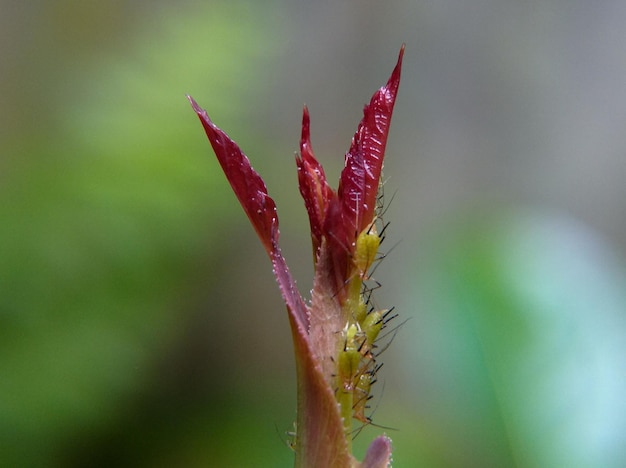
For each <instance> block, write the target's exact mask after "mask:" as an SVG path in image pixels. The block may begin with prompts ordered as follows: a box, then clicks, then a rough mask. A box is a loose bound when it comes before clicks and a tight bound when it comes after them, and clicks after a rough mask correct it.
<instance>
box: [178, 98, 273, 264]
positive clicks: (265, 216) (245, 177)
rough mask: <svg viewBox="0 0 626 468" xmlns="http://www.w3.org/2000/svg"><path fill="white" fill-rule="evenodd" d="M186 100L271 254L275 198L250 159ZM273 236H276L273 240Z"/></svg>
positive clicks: (191, 99)
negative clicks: (269, 192)
mask: <svg viewBox="0 0 626 468" xmlns="http://www.w3.org/2000/svg"><path fill="white" fill-rule="evenodd" d="M187 99H188V100H189V102H190V103H191V107H193V110H194V111H195V112H196V114H198V117H199V118H200V122H202V126H203V127H204V131H205V132H206V135H207V137H208V138H209V141H210V142H211V146H212V147H213V151H215V154H216V156H217V159H218V161H219V163H220V165H221V166H222V169H223V170H224V173H225V174H226V178H227V179H228V182H230V186H231V187H232V188H233V191H234V192H235V195H236V196H237V198H238V199H239V203H241V206H242V207H243V209H244V211H245V212H246V214H247V215H248V218H249V219H250V222H251V223H252V225H253V226H254V229H255V230H256V232H257V235H258V236H259V239H261V242H262V243H263V246H264V247H265V250H266V251H267V252H268V254H271V252H272V251H273V250H274V246H275V245H277V243H276V240H277V239H278V214H277V213H276V204H275V203H274V200H272V198H271V197H270V196H269V195H268V194H267V187H266V186H265V182H263V179H261V176H260V175H259V174H258V173H257V172H256V171H255V170H254V169H253V168H252V166H251V165H250V161H249V160H248V158H247V157H246V155H245V154H244V153H243V151H241V149H240V148H239V146H238V145H237V143H235V142H234V141H233V140H231V139H230V138H229V136H228V135H226V133H224V132H223V131H222V130H221V129H220V128H219V127H218V126H217V125H215V124H214V123H213V122H212V121H211V119H210V118H209V116H208V114H207V112H206V111H205V110H204V109H202V108H201V107H200V106H199V105H198V103H196V101H195V100H194V99H193V98H192V97H191V96H187ZM274 236H275V239H273V238H274Z"/></svg>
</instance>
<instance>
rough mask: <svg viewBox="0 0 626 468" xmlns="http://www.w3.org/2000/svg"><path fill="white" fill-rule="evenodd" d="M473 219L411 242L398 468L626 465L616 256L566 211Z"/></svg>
mask: <svg viewBox="0 0 626 468" xmlns="http://www.w3.org/2000/svg"><path fill="white" fill-rule="evenodd" d="M472 214H473V215H475V217H474V218H472V219H470V220H468V219H465V218H464V219H465V220H464V221H461V220H459V221H457V222H455V223H452V224H451V225H448V226H447V227H446V231H445V233H442V232H439V231H438V234H437V235H436V236H435V237H436V240H434V239H433V240H431V241H430V242H429V243H427V244H422V245H421V248H422V249H424V251H422V254H421V257H420V258H421V262H420V265H419V280H418V281H417V283H418V285H419V291H420V301H419V302H420V310H423V311H424V313H423V314H422V315H421V316H420V317H417V318H416V320H414V321H413V322H419V323H417V324H415V323H411V322H409V323H407V326H406V328H410V329H411V331H412V332H414V333H415V334H414V335H412V340H410V341H408V342H407V341H402V345H403V346H404V348H405V349H406V350H407V355H408V357H409V360H407V361H406V362H405V366H406V368H407V369H410V372H408V373H407V374H406V376H405V379H404V380H403V381H404V385H405V388H404V389H403V391H402V394H403V398H401V399H400V402H401V403H404V404H406V405H408V406H413V407H414V409H415V413H414V417H415V422H416V423H417V425H416V426H414V427H411V426H409V427H408V428H407V427H404V428H403V429H404V430H403V431H401V432H400V433H398V434H397V435H396V436H395V437H394V440H395V442H396V446H397V452H396V454H397V457H394V458H396V459H397V460H398V466H404V465H403V464H402V463H400V460H401V458H402V457H403V456H409V454H410V453H411V452H413V454H414V455H415V457H416V459H421V460H422V463H423V464H424V466H442V467H443V466H459V467H461V466H571V467H591V466H607V467H609V466H610V467H618V466H623V464H624V463H625V462H626V451H625V449H624V447H625V446H624V435H623V434H624V426H625V424H626V419H625V415H626V404H625V403H624V399H623V395H624V392H625V391H626V381H625V380H624V375H626V374H625V372H626V359H625V357H624V356H626V343H625V342H624V340H623V333H624V329H625V323H624V320H625V317H624V314H623V307H624V304H625V303H626V297H625V295H624V291H626V266H625V265H624V262H623V259H620V257H619V256H618V255H617V254H616V251H615V250H614V248H613V247H612V246H611V245H609V244H607V243H606V241H605V240H604V239H602V238H601V237H600V236H598V234H597V233H596V232H594V231H592V230H590V229H589V228H588V227H586V226H584V225H582V224H581V223H579V222H576V221H574V220H572V219H569V218H567V217H565V216H563V215H558V214H556V213H544V212H540V211H536V210H521V209H514V210H511V211H510V212H509V213H507V214H506V215H502V214H498V212H497V211H494V212H493V213H492V214H489V215H486V216H485V215H484V214H482V215H481V213H479V212H476V211H474V212H473V213H472ZM426 252H428V253H426ZM407 307H410V306H409V305H408V304H407ZM404 333H407V332H406V331H404ZM408 333H411V332H408ZM402 345H401V346H402ZM397 411H400V409H399V408H398V409H397Z"/></svg>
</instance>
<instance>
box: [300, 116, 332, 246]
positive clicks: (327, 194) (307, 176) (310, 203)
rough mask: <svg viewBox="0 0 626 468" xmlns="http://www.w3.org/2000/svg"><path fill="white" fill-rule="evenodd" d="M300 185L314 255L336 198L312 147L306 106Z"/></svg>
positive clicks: (301, 150)
mask: <svg viewBox="0 0 626 468" xmlns="http://www.w3.org/2000/svg"><path fill="white" fill-rule="evenodd" d="M296 164H297V166H298V183H299V186H300V193H301V194H302V198H303V199H304V205H305V207H306V210H307V212H308V214H309V222H310V224H311V238H312V241H313V254H314V255H315V254H316V253H317V251H318V249H319V247H320V244H321V243H322V228H323V225H324V216H325V214H326V207H327V205H328V202H329V200H330V199H331V198H332V197H333V196H335V193H334V192H333V190H332V188H331V187H330V185H328V182H327V181H326V175H325V174H324V169H323V168H322V165H321V164H320V163H319V162H318V161H317V159H316V158H315V155H314V154H313V148H312V147H311V132H310V120H309V110H308V109H307V107H306V106H304V110H303V112H302V136H301V137H300V156H299V157H298V156H296Z"/></svg>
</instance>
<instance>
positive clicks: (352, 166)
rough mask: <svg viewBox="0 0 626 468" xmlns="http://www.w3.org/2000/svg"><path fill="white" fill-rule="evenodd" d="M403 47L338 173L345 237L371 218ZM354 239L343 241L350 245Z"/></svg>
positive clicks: (363, 226)
mask: <svg viewBox="0 0 626 468" xmlns="http://www.w3.org/2000/svg"><path fill="white" fill-rule="evenodd" d="M403 55H404V45H403V46H402V48H401V49H400V54H399V56H398V62H397V63H396V66H395V68H394V70H393V72H392V73H391V76H390V77H389V81H387V84H386V85H385V86H383V87H382V88H380V89H379V90H378V91H377V92H376V93H375V94H374V96H372V99H371V100H370V103H369V105H366V106H365V108H364V109H363V119H362V120H361V122H360V123H359V126H358V128H357V131H356V133H355V134H354V137H353V138H352V144H351V145H350V149H349V150H348V152H347V153H346V157H345V167H344V169H343V171H342V173H341V180H340V182H339V189H338V194H339V198H340V199H341V201H342V213H343V223H344V227H345V229H346V235H348V236H352V235H354V237H356V235H358V234H359V233H360V232H361V231H363V229H365V228H366V227H367V226H368V225H369V224H370V223H371V222H372V221H373V219H374V209H375V206H376V194H377V193H378V183H379V180H380V174H381V171H382V168H383V158H384V155H385V146H386V144H387V135H388V134H389V126H390V123H391V115H392V113H393V106H394V104H395V101H396V95H397V93H398V86H399V84H400V71H401V68H402V56H403ZM354 237H350V238H348V239H345V240H346V241H349V242H350V243H351V242H352V241H353V240H354Z"/></svg>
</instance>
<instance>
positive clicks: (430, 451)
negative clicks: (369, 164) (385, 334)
mask: <svg viewBox="0 0 626 468" xmlns="http://www.w3.org/2000/svg"><path fill="white" fill-rule="evenodd" d="M0 7H1V11H2V13H1V14H0V41H1V42H0V45H1V52H2V59H1V60H0V462H1V463H0V464H2V466H25V467H30V466H37V467H39V466H50V467H79V466H80V467H82V466H120V467H124V466H128V467H130V466H132V467H138V466H146V467H157V466H161V467H179V466H187V467H201V466H202V467H206V466H210V467H264V466H267V467H278V466H291V464H292V460H293V454H292V453H291V451H290V450H289V448H288V447H287V446H286V443H285V441H286V439H287V436H286V434H285V433H286V432H288V431H290V430H292V422H293V420H294V417H295V371H294V366H293V357H292V353H291V343H290V334H289V329H288V323H287V317H286V314H285V311H284V306H283V304H282V303H281V300H280V294H279V292H278V289H277V287H276V286H275V283H274V279H273V277H272V274H271V269H270V265H269V263H268V262H267V259H266V258H265V253H264V252H263V250H262V248H261V246H260V244H259V242H258V240H257V239H256V238H255V235H254V232H253V230H252V229H251V228H250V226H249V225H248V221H247V219H246V218H245V216H244V214H243V211H242V210H241V208H240V207H239V206H238V204H237V202H236V200H235V197H234V196H233V195H232V193H231V190H230V187H229V186H228V184H227V182H226V180H225V177H224V176H223V174H222V173H221V171H220V169H219V166H218V164H217V162H216V160H215V158H214V156H213V154H212V152H211V150H210V147H209V144H208V142H207V141H206V139H205V136H204V134H203V132H202V129H201V127H200V123H199V122H198V120H197V118H196V116H195V115H194V113H193V112H192V111H191V108H190V107H189V104H188V103H187V101H186V99H185V94H186V93H189V94H192V95H193V96H194V97H195V98H196V99H197V100H198V102H199V103H200V104H201V105H202V106H203V107H205V108H206V109H207V110H208V111H209V113H210V115H211V116H212V117H213V118H214V120H215V121H216V123H217V124H218V125H220V126H221V127H222V128H224V129H225V130H226V131H227V132H228V133H229V134H230V135H231V136H232V137H233V138H234V139H235V140H236V141H238V142H239V143H240V145H241V146H242V148H243V149H244V150H245V151H246V152H247V154H248V155H249V157H250V158H251V160H252V163H253V165H254V167H255V168H256V169H257V170H258V171H259V172H260V173H261V174H262V176H263V177H264V178H265V180H266V182H267V185H268V187H269V191H270V194H271V195H272V196H273V197H274V198H275V200H276V202H277V205H278V207H279V214H280V217H281V233H282V243H283V250H284V252H285V255H286V257H287V260H288V262H289V263H290V265H291V267H292V271H293V273H294V275H295V276H296V277H297V278H298V281H299V285H300V287H301V289H302V292H303V293H304V294H305V295H306V294H307V293H308V289H309V287H310V284H311V277H312V271H311V258H310V243H309V242H310V241H309V234H308V221H307V218H306V214H305V211H304V209H303V205H302V202H301V200H300V198H299V194H298V191H297V181H296V170H295V164H294V162H293V159H294V158H293V155H294V151H295V150H296V149H297V143H298V138H299V121H300V115H301V108H302V104H303V103H305V102H306V103H307V104H308V106H309V108H310V111H311V116H312V132H313V145H314V147H315V150H316V153H317V155H318V157H319V158H320V159H321V160H322V162H323V163H324V164H325V166H326V169H327V174H328V175H329V178H330V179H331V180H338V175H339V171H340V169H341V167H342V162H343V161H342V159H343V158H342V156H343V153H344V151H345V150H346V149H347V147H348V145H349V141H350V138H351V136H352V133H353V132H354V129H355V128H356V124H357V122H358V120H359V119H360V116H361V110H362V105H363V104H364V103H365V102H366V101H368V100H369V97H370V96H371V94H372V93H373V92H374V90H375V89H376V88H378V87H379V86H381V85H382V84H383V83H384V82H385V81H386V79H387V77H388V76H389V73H390V72H391V69H392V67H393V65H394V63H395V60H396V57H397V52H398V50H399V48H400V45H401V44H402V43H403V42H404V43H406V55H405V65H404V73H403V81H402V84H401V88H400V93H399V99H398V103H397V105H396V112H395V116H394V122H393V125H392V131H391V135H390V141H389V145H388V151H387V165H386V168H385V179H386V181H387V182H386V185H385V200H386V203H387V206H388V209H387V211H386V214H385V218H386V220H387V221H390V222H391V225H390V228H389V230H388V237H387V240H386V241H385V244H384V248H385V249H386V250H385V251H389V255H388V256H387V258H386V259H385V260H384V261H383V262H382V263H381V265H380V267H379V268H378V269H377V270H376V278H377V279H378V281H380V282H381V283H382V284H383V285H384V287H383V288H381V289H380V290H379V291H378V292H377V296H376V300H377V302H378V303H379V304H381V305H382V306H387V307H388V306H391V305H395V306H396V307H397V311H398V312H399V314H400V316H399V317H398V318H397V319H396V324H400V323H401V322H403V321H405V320H406V322H405V323H404V324H403V325H402V326H401V327H400V328H399V332H398V334H397V336H396V337H395V340H394V342H393V344H392V346H391V347H390V348H389V350H388V351H386V353H385V355H384V363H385V365H384V368H383V369H382V370H381V372H380V375H379V383H378V384H377V385H376V387H377V388H375V391H374V394H375V398H374V400H373V402H372V406H373V410H374V422H375V423H377V424H380V425H382V426H386V427H390V428H393V429H381V428H376V427H368V428H365V429H364V430H363V431H362V432H361V433H360V435H359V436H358V437H357V439H356V441H355V444H356V452H357V455H358V456H359V457H362V455H363V452H364V447H365V446H366V445H367V443H368V442H369V441H370V440H371V439H372V437H374V436H375V435H377V434H379V433H380V432H383V431H385V432H387V433H388V434H389V435H390V436H391V437H392V439H393V440H394V445H395V452H394V461H395V465H394V466H398V467H413V466H424V467H467V466H519V467H561V466H568V467H600V466H602V467H619V466H625V465H626V400H625V398H624V395H625V393H626V318H625V314H624V312H625V308H626V288H625V286H626V267H625V256H624V252H625V249H626V216H625V209H624V199H625V197H626V183H624V180H625V179H626V130H625V129H626V87H625V85H624V84H625V83H626V47H624V44H626V27H625V26H626V3H624V2H622V1H619V0H602V1H595V2H587V1H580V0H573V1H572V0H544V1H529V2H518V1H514V0H471V1H465V2H457V1H452V0H438V1H436V2H435V1H421V2H419V1H418V2H415V1H410V0H404V1H389V2H380V1H374V0H366V1H357V0H342V1H336V2H330V1H319V2H313V1H279V0H269V1H266V2H254V1H249V2H245V1H239V0H235V1H205V2H197V1H196V2H194V1H180V2H166V1H154V2H138V1H134V2H133V1H128V0H115V1H113V2H79V1H72V0H61V1H56V2H44V1H31V2H19V1H10V0H9V1H6V0H5V1H2V2H0ZM407 319H408V320H407ZM392 324H393V323H392Z"/></svg>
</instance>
